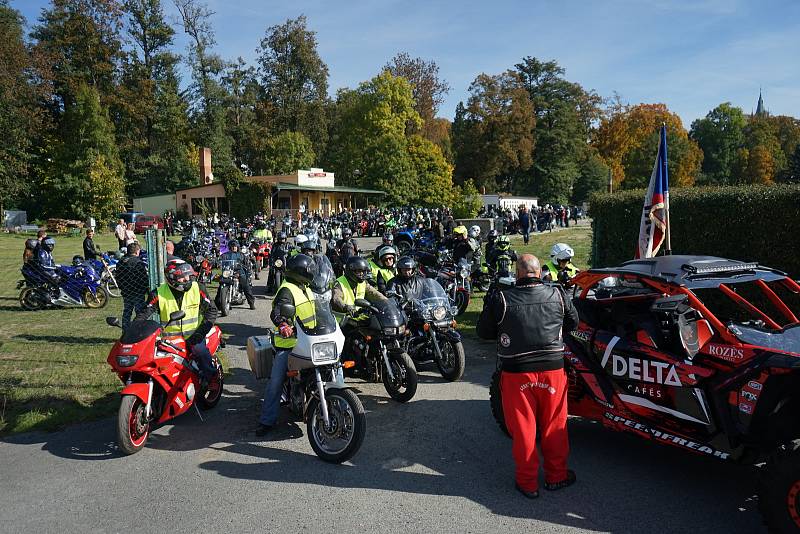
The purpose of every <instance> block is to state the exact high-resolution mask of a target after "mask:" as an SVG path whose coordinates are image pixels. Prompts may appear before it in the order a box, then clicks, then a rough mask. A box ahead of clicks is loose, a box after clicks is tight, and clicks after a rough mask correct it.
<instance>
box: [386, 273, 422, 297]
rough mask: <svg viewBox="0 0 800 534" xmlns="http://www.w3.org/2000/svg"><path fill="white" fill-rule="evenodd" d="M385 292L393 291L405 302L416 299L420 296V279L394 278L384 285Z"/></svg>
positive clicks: (415, 276) (419, 277) (417, 277)
mask: <svg viewBox="0 0 800 534" xmlns="http://www.w3.org/2000/svg"><path fill="white" fill-rule="evenodd" d="M386 291H387V292H389V291H394V292H396V293H398V294H399V295H400V296H401V297H402V298H403V299H405V300H407V301H410V300H413V299H417V298H419V297H420V295H421V294H422V277H421V276H419V275H414V276H412V277H411V278H405V277H402V276H395V277H394V278H392V279H391V280H389V283H388V284H386Z"/></svg>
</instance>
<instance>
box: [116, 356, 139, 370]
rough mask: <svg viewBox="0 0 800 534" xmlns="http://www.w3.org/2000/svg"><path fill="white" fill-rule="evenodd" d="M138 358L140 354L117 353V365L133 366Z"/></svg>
mask: <svg viewBox="0 0 800 534" xmlns="http://www.w3.org/2000/svg"><path fill="white" fill-rule="evenodd" d="M138 359H139V356H136V355H134V354H119V355H117V365H119V366H120V367H131V366H132V365H134V364H136V361H137V360H138Z"/></svg>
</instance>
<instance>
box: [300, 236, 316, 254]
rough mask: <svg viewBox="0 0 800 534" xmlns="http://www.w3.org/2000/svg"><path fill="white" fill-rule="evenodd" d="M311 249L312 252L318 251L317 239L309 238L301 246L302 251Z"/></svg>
mask: <svg viewBox="0 0 800 534" xmlns="http://www.w3.org/2000/svg"><path fill="white" fill-rule="evenodd" d="M305 250H310V251H312V252H316V251H317V240H316V239H309V240H308V241H306V242H305V243H303V244H302V245H301V246H300V251H305Z"/></svg>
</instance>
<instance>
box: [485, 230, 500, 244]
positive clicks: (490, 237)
mask: <svg viewBox="0 0 800 534" xmlns="http://www.w3.org/2000/svg"><path fill="white" fill-rule="evenodd" d="M499 235H500V232H498V231H497V230H489V233H488V234H486V240H487V241H488V242H489V243H491V242H492V241H494V240H495V239H497V236H499Z"/></svg>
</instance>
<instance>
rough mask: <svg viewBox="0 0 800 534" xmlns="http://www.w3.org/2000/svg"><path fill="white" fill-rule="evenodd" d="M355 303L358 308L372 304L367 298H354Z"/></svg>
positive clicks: (369, 306) (368, 306)
mask: <svg viewBox="0 0 800 534" xmlns="http://www.w3.org/2000/svg"><path fill="white" fill-rule="evenodd" d="M355 305H356V306H358V307H360V308H371V307H372V305H371V304H370V303H369V301H368V300H367V299H356V300H355Z"/></svg>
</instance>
